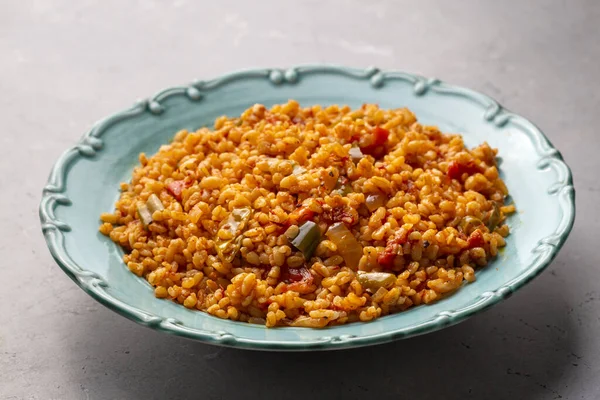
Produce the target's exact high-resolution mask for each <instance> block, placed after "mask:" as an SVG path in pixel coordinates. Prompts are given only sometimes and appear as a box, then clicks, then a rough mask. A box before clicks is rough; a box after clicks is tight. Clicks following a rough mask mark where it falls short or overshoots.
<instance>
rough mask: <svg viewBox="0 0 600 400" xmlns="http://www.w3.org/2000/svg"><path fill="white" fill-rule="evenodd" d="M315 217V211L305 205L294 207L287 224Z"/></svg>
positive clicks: (297, 223)
mask: <svg viewBox="0 0 600 400" xmlns="http://www.w3.org/2000/svg"><path fill="white" fill-rule="evenodd" d="M314 217H315V212H314V211H313V210H311V209H310V208H308V207H306V206H302V207H300V208H297V209H295V210H294V211H292V213H291V214H290V218H289V221H288V225H299V224H301V223H303V222H305V221H311V220H312V219H313V218H314Z"/></svg>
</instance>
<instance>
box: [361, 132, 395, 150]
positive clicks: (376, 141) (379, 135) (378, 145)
mask: <svg viewBox="0 0 600 400" xmlns="http://www.w3.org/2000/svg"><path fill="white" fill-rule="evenodd" d="M389 135H390V131H388V130H387V129H383V128H381V127H379V126H376V127H375V128H374V129H373V143H371V144H370V145H368V146H365V147H361V148H360V150H361V151H362V152H363V154H368V155H371V156H374V157H377V156H382V155H383V149H382V146H383V145H384V144H385V143H386V142H387V140H388V137H389Z"/></svg>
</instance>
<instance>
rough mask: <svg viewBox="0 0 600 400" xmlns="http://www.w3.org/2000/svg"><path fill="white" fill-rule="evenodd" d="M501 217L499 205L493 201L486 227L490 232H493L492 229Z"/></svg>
mask: <svg viewBox="0 0 600 400" xmlns="http://www.w3.org/2000/svg"><path fill="white" fill-rule="evenodd" d="M501 218H502V215H501V214H500V206H498V203H496V202H494V203H493V209H492V213H491V214H490V219H489V220H488V229H489V230H490V232H493V231H494V229H496V227H497V226H498V224H499V223H500V219H501Z"/></svg>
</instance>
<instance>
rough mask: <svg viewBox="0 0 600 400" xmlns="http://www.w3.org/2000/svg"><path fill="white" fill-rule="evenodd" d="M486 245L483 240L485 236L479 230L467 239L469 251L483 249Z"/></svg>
mask: <svg viewBox="0 0 600 400" xmlns="http://www.w3.org/2000/svg"><path fill="white" fill-rule="evenodd" d="M484 244H485V240H484V239H483V234H482V233H481V230H479V229H475V230H474V231H473V232H472V233H471V234H470V235H469V238H468V239H467V246H468V247H469V249H472V248H473V247H483V245H484Z"/></svg>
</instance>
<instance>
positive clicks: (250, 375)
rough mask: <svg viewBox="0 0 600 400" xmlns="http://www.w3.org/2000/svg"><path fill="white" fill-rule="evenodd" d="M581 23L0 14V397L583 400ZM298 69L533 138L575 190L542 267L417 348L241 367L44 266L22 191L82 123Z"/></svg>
mask: <svg viewBox="0 0 600 400" xmlns="http://www.w3.org/2000/svg"><path fill="white" fill-rule="evenodd" d="M599 20H600V2H597V1H594V0H588V1H579V0H573V1H554V0H553V1H538V2H533V1H532V2H524V1H460V2H449V1H444V0H439V1H433V0H427V1H414V2H408V1H371V2H369V3H367V2H364V1H294V2H286V1H269V2H266V1H264V2H260V1H253V2H246V1H233V2H231V1H218V2H208V1H204V2H200V1H191V0H190V1H185V0H174V1H171V2H167V1H164V2H163V1H153V0H143V1H129V2H123V1H115V0H103V1H99V0H85V1H78V2H75V1H68V0H63V1H60V0H52V1H50V0H37V1H31V0H20V1H7V0H0V121H1V122H0V172H1V173H0V188H1V189H0V190H1V193H2V194H1V195H0V270H1V275H0V276H1V279H0V319H1V321H0V398H2V399H154V398H156V399H160V398H173V399H184V398H202V399H234V398H257V399H258V398H264V399H267V398H282V399H286V398H310V397H314V398H331V399H337V398H340V399H342V398H343V399H350V398H361V399H364V398H371V399H384V398H402V399H417V400H427V399H469V398H472V399H483V398H493V399H559V398H562V399H598V398H600V380H598V376H599V374H600V345H599V338H600V312H599V306H600V289H599V287H598V279H599V278H598V277H599V276H600V257H599V256H598V246H597V239H596V238H595V236H596V232H597V231H598V230H597V229H598V225H599V222H600V221H599V218H598V206H599V204H600V183H599V179H598V171H599V169H600V162H599V161H598V157H597V154H598V150H599V146H600V135H599V134H598V132H597V130H598V128H597V127H598V126H599V125H600V97H599V94H598V93H599V92H598V71H599V68H598V65H599V63H600V37H599V36H600V35H599V32H600V30H599V28H598V21H599ZM306 62H334V63H340V64H347V65H356V66H367V65H371V64H374V65H377V66H380V67H385V68H399V69H404V70H407V71H413V72H418V73H422V74H424V75H430V76H437V77H439V78H442V79H445V80H447V81H450V82H453V83H457V84H461V85H466V86H469V87H472V88H474V89H477V90H480V91H483V92H485V93H488V94H490V95H491V96H493V97H495V98H497V99H498V100H499V101H501V102H502V103H503V104H505V105H506V106H507V107H508V108H510V109H513V110H516V111H519V112H520V113H522V114H523V115H525V116H527V117H529V118H531V119H532V120H533V121H535V122H536V123H538V124H539V125H540V126H541V127H542V129H544V130H545V131H546V132H547V134H548V136H549V137H550V138H551V140H552V141H553V142H554V144H555V145H556V146H557V147H558V148H559V149H560V150H561V151H562V152H563V155H564V156H565V159H566V160H567V162H568V163H569V164H570V165H571V167H572V169H573V172H574V176H575V185H576V189H577V207H578V217H577V221H576V223H575V229H574V230H573V233H572V234H571V237H570V239H569V240H568V242H567V244H566V245H565V247H564V249H563V250H562V252H561V253H560V255H559V256H558V257H557V259H556V260H555V262H554V263H553V264H552V266H551V267H550V268H549V269H548V270H547V271H546V272H545V273H544V274H543V275H542V276H541V277H539V278H538V279H536V280H535V281H533V282H532V283H531V284H530V285H529V286H527V287H526V288H525V289H523V290H522V291H520V292H519V293H517V294H516V295H514V296H513V297H511V298H510V299H508V300H507V301H506V302H504V303H502V304H500V305H498V306H496V307H494V308H493V309H491V310H489V311H487V312H485V313H483V314H481V315H478V316H476V317H474V318H472V319H470V320H468V321H467V322H464V323H462V324H460V325H458V326H455V327H452V328H449V329H446V330H443V331H440V332H437V333H434V334H430V335H426V336H422V337H418V338H415V339H411V340H406V341H400V342H396V343H393V344H389V345H383V346H378V347H373V348H366V349H358V350H351V351H343V352H333V353H312V354H277V353H266V354H259V353H255V352H248V351H238V350H230V349H222V348H217V347H211V346H207V345H203V344H200V343H195V342H192V341H188V340H185V339H180V338H176V337H171V336H167V335H164V334H160V333H157V332H154V331H152V330H150V329H147V328H143V327H141V326H138V325H136V324H134V323H133V322H130V321H128V320H126V319H124V318H122V317H120V316H118V315H116V314H115V313H113V312H111V311H109V310H107V309H105V308H104V307H102V306H101V305H99V304H98V303H96V302H95V301H93V300H92V299H91V298H90V297H88V296H87V295H86V294H85V293H84V292H83V291H81V290H80V289H79V288H77V287H76V286H75V284H74V283H73V282H71V281H70V280H69V279H68V278H67V276H66V275H64V274H63V273H62V272H61V271H60V269H59V268H58V267H57V266H56V265H55V264H54V262H53V260H52V259H51V257H50V255H49V253H48V251H47V249H46V246H45V243H44V240H43V238H42V235H41V233H40V227H39V223H38V216H37V206H38V202H39V199H40V194H41V188H42V186H43V185H44V183H45V181H46V178H47V174H48V172H49V169H50V167H51V165H52V163H53V162H54V161H55V159H56V158H57V157H58V155H59V154H60V153H61V152H62V151H63V150H64V149H65V148H66V147H67V146H69V145H71V144H72V143H73V142H74V141H75V140H77V139H78V138H79V136H80V135H81V134H82V133H83V132H84V131H86V130H87V129H88V128H89V127H90V125H91V123H92V122H93V121H95V120H97V119H98V118H100V117H103V116H104V115H106V114H108V113H110V112H112V111H116V110H120V109H121V108H123V107H125V106H128V105H129V104H131V102H132V101H133V100H135V99H136V98H140V97H145V96H147V95H150V94H152V93H153V92H155V91H156V90H158V89H161V88H163V87H166V86H169V85H174V84H178V83H183V82H188V81H190V80H192V79H194V78H200V77H202V78H207V77H213V76H215V75H218V74H221V73H224V72H227V71H229V70H232V69H239V68H242V67H251V66H288V65H292V64H296V63H306Z"/></svg>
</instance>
